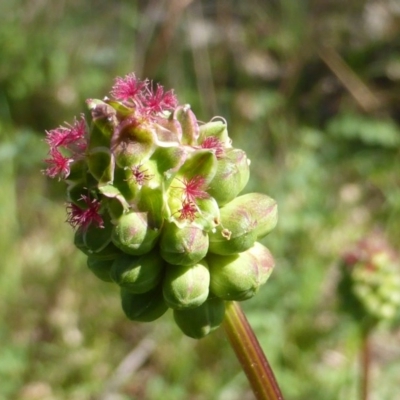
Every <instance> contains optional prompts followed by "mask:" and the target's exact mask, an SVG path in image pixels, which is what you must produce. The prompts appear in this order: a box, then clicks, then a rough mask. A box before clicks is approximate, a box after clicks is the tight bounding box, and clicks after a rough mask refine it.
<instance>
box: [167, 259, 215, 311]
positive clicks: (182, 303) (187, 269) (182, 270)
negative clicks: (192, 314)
mask: <svg viewBox="0 0 400 400" xmlns="http://www.w3.org/2000/svg"><path fill="white" fill-rule="evenodd" d="M209 286H210V273H209V271H208V265H207V263H206V261H205V260H202V261H200V262H198V263H197V264H195V265H192V266H179V265H171V264H168V265H167V267H166V274H165V277H164V279H163V295H164V300H165V302H166V303H167V304H168V306H169V307H171V308H173V309H176V310H181V309H188V308H196V307H199V306H200V305H201V304H203V303H204V302H205V301H206V300H207V298H208V292H209Z"/></svg>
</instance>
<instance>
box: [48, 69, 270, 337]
mask: <svg viewBox="0 0 400 400" xmlns="http://www.w3.org/2000/svg"><path fill="white" fill-rule="evenodd" d="M111 94H112V96H113V98H112V99H109V98H105V99H104V100H93V99H91V100H88V106H89V110H90V114H91V117H90V120H91V121H90V123H89V124H87V123H86V121H85V119H84V118H82V121H76V122H75V124H74V125H73V126H70V127H67V128H65V127H60V128H58V129H56V130H53V131H49V132H48V137H47V142H48V144H49V145H50V152H49V153H50V158H49V159H47V160H45V161H46V162H47V163H48V164H49V167H48V169H47V170H46V171H45V172H46V174H47V175H49V176H50V177H55V176H59V177H60V178H61V179H63V180H65V182H66V184H67V195H68V202H69V203H68V207H67V209H68V215H69V218H68V221H69V222H70V223H71V224H72V225H73V226H74V227H75V228H76V232H75V240H74V243H75V245H76V247H77V248H78V249H80V250H81V251H82V252H84V253H85V254H86V255H87V265H88V267H89V269H90V270H91V271H92V272H93V273H94V274H95V275H96V276H97V277H98V278H100V279H101V280H103V281H106V282H114V283H115V284H117V285H118V286H119V287H120V291H121V302H122V309H123V311H124V312H125V314H126V316H127V317H128V318H129V319H131V320H133V321H144V322H149V321H154V320H155V319H157V318H159V317H160V316H162V315H163V314H164V313H165V312H166V311H167V309H169V308H170V309H172V310H173V315H174V319H175V321H176V323H177V325H178V326H179V328H180V329H181V330H182V331H183V332H184V333H185V334H186V335H188V336H190V337H194V338H201V337H203V336H205V335H207V334H208V333H210V332H212V331H213V330H215V329H216V328H217V327H218V326H219V325H220V324H221V322H222V320H223V318H224V312H225V301H242V300H247V299H250V298H251V297H253V296H254V295H255V294H256V293H257V291H258V290H259V288H260V286H261V285H263V284H264V283H265V282H266V280H267V279H268V277H269V275H270V273H271V271H272V269H273V267H274V260H273V257H272V256H271V253H270V252H269V250H268V249H267V248H266V247H265V246H263V245H261V244H260V243H259V242H258V241H259V240H260V239H261V238H263V237H264V236H266V235H267V234H268V233H269V232H270V231H271V230H272V229H273V228H274V227H275V225H276V223H277V205H276V202H275V201H274V200H273V199H271V198H270V197H268V196H267V195H264V194H260V193H249V194H244V195H240V193H241V192H242V190H243V189H244V187H245V186H246V184H247V182H248V180H249V165H250V161H249V159H248V158H247V156H246V153H245V152H244V151H243V150H240V149H236V148H234V147H233V146H232V141H231V139H230V138H229V136H228V130H227V124H226V121H225V120H223V119H221V118H216V119H213V120H212V121H211V122H208V123H200V122H199V121H197V119H196V117H195V115H194V113H193V112H192V110H191V108H190V106H189V105H183V106H182V105H178V103H177V101H175V97H174V96H173V94H172V92H167V93H164V92H163V90H162V88H161V87H160V86H157V90H156V91H154V90H153V89H152V85H150V84H149V82H148V81H147V80H146V81H140V80H138V79H136V77H135V76H134V75H133V74H131V75H128V76H126V77H125V78H124V79H123V78H117V80H116V84H115V86H114V87H113V90H112V92H111Z"/></svg>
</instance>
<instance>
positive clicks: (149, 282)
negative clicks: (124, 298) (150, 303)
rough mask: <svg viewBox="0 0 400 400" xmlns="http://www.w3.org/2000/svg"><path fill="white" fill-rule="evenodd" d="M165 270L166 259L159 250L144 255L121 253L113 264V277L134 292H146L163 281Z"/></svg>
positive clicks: (120, 284)
mask: <svg viewBox="0 0 400 400" xmlns="http://www.w3.org/2000/svg"><path fill="white" fill-rule="evenodd" d="M163 270H164V260H163V259H162V258H161V256H160V255H159V254H158V252H155V251H151V252H150V253H148V254H145V255H142V256H131V255H129V254H121V255H120V256H119V257H117V258H116V259H115V261H114V263H113V265H112V268H111V278H112V280H113V281H114V282H115V283H117V284H118V285H119V286H121V287H123V288H125V289H127V290H129V291H130V292H132V293H145V292H148V291H150V290H151V289H154V288H155V287H156V286H157V284H158V283H159V282H160V281H161V278H162V274H163Z"/></svg>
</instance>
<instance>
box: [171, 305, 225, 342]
mask: <svg viewBox="0 0 400 400" xmlns="http://www.w3.org/2000/svg"><path fill="white" fill-rule="evenodd" d="M224 316H225V303H224V301H223V300H221V299H218V298H216V297H214V298H209V299H208V300H206V301H205V302H204V303H203V304H202V305H201V306H199V307H197V308H192V309H185V310H174V320H175V322H176V324H177V325H178V326H179V328H180V329H181V331H182V332H183V333H184V334H185V335H187V336H189V337H191V338H193V339H201V338H203V337H204V336H207V335H208V334H209V333H211V332H212V331H214V330H216V329H217V328H218V327H219V326H220V325H221V323H222V321H223V319H224Z"/></svg>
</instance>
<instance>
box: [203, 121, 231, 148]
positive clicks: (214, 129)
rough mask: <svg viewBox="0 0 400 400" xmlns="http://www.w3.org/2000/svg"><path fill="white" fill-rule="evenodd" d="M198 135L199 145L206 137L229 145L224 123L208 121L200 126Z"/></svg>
mask: <svg viewBox="0 0 400 400" xmlns="http://www.w3.org/2000/svg"><path fill="white" fill-rule="evenodd" d="M199 133H200V137H199V143H200V144H201V143H203V142H204V140H205V139H207V138H208V137H210V136H214V137H216V138H217V139H218V140H219V141H220V142H222V143H224V144H225V145H230V142H231V140H230V138H229V136H228V129H227V125H226V121H210V122H207V123H206V124H204V125H200V132H199Z"/></svg>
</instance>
